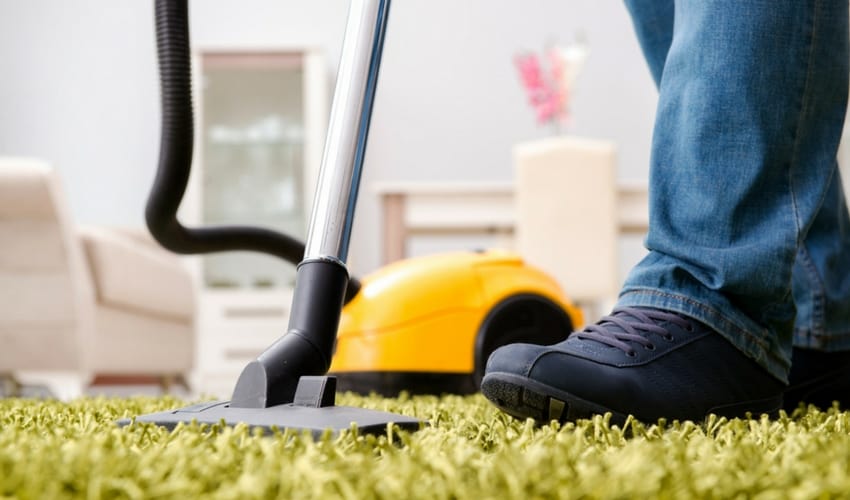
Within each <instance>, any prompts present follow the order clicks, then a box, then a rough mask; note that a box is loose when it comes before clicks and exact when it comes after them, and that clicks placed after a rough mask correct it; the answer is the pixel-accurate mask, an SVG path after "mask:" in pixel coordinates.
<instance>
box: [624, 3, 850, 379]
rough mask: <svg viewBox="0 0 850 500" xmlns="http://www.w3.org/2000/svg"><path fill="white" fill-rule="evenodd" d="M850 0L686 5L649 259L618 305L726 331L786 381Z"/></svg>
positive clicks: (843, 83) (836, 127)
mask: <svg viewBox="0 0 850 500" xmlns="http://www.w3.org/2000/svg"><path fill="white" fill-rule="evenodd" d="M847 57H848V50H847V2H846V1H845V0H806V1H795V0H782V1H778V2H777V1H759V2H747V3H746V4H742V3H740V2H734V1H728V0H719V1H717V0H715V1H702V2H698V1H693V0H682V1H679V2H677V3H676V21H675V32H674V40H673V43H672V45H671V48H670V52H669V54H668V57H667V62H666V66H665V68H664V74H663V78H662V82H661V89H660V101H659V109H658V117H657V122H656V129H655V135H654V138H653V157H652V166H651V172H650V185H651V193H650V196H651V200H650V203H651V207H650V230H649V235H648V237H647V246H648V248H649V249H650V254H649V255H648V256H647V258H646V259H645V260H644V261H643V262H641V263H640V264H639V265H638V266H636V268H635V269H634V270H633V272H632V273H631V275H630V276H629V278H628V280H627V282H626V284H625V286H624V289H623V293H622V296H621V304H623V305H631V306H654V307H661V308H664V309H668V310H674V311H678V312H681V313H683V314H686V315H688V316H690V317H693V318H696V319H698V320H700V321H702V322H703V323H706V324H707V325H709V326H711V327H712V328H713V329H715V330H717V331H718V332H720V333H721V334H722V335H724V337H726V338H727V340H729V341H731V342H732V343H733V344H735V345H736V346H737V347H738V348H739V349H740V350H742V351H743V352H745V353H747V354H748V355H749V356H750V357H752V358H753V359H755V360H756V361H757V362H759V364H760V365H762V366H763V367H764V368H765V369H767V370H768V371H769V372H770V373H771V374H773V375H774V376H775V377H777V378H778V379H780V380H785V379H786V376H787V371H788V368H789V365H790V354H791V329H792V325H793V321H794V317H795V309H794V303H793V300H792V295H791V275H792V269H793V268H794V262H795V258H796V255H797V248H798V246H799V244H800V242H801V241H802V240H803V238H804V236H805V235H806V233H807V231H808V230H809V228H810V227H811V226H812V224H813V221H814V220H815V216H816V215H817V214H818V212H819V210H820V207H821V203H822V201H823V199H824V197H825V195H826V193H827V192H828V187H829V185H830V180H831V179H832V174H833V171H834V167H835V154H836V151H837V147H838V141H839V138H840V134H841V124H842V123H843V120H844V112H845V108H846V98H847V88H848V84H847Z"/></svg>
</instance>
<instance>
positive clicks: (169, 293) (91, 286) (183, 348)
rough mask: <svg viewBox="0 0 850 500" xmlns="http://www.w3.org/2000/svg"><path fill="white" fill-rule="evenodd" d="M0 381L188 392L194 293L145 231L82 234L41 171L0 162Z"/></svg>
mask: <svg viewBox="0 0 850 500" xmlns="http://www.w3.org/2000/svg"><path fill="white" fill-rule="evenodd" d="M0 241H2V245H0V378H2V379H3V380H4V386H5V388H6V390H7V391H9V390H10V389H11V390H17V389H20V387H21V383H20V382H19V380H22V381H26V374H27V373H30V374H32V373H35V374H36V375H35V377H36V378H38V377H39V376H40V375H38V374H43V373H47V375H45V376H46V377H47V378H50V375H49V374H50V373H55V372H60V373H64V374H69V376H70V377H72V378H74V379H76V382H73V383H72V384H71V385H75V386H76V387H72V388H70V389H68V388H66V389H65V391H66V393H65V394H64V395H68V396H73V395H75V394H74V393H75V392H76V393H77V394H78V393H79V392H81V391H82V390H83V389H84V388H86V387H87V386H89V385H90V384H95V385H102V384H110V385H111V384H115V383H119V382H123V383H133V384H138V383H145V384H148V383H156V384H159V385H161V386H162V387H163V389H168V388H169V386H170V385H171V384H172V383H174V382H182V383H184V384H185V377H186V375H187V374H188V372H189V370H191V368H192V366H193V360H194V346H195V339H194V291H193V285H192V280H191V276H190V274H189V273H188V272H187V271H186V270H185V269H184V268H183V266H182V265H181V263H180V261H179V259H178V258H177V257H176V256H174V255H172V254H170V253H169V252H167V251H165V250H163V249H161V248H159V247H158V246H156V244H155V243H154V242H153V240H152V239H151V238H150V237H149V236H148V235H146V234H145V232H144V231H141V230H139V231H128V230H118V229H107V228H86V229H82V230H80V231H78V230H77V229H76V228H75V226H74V223H73V221H72V217H71V214H70V213H69V210H68V207H67V204H66V201H65V198H64V193H63V190H62V186H61V183H60V180H59V178H58V176H57V174H56V172H55V171H54V170H53V169H52V168H50V167H49V166H48V165H47V164H45V163H43V162H40V161H36V160H28V159H19V158H0Z"/></svg>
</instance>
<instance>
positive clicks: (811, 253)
mask: <svg viewBox="0 0 850 500" xmlns="http://www.w3.org/2000/svg"><path fill="white" fill-rule="evenodd" d="M848 269H850V217H848V212H847V205H846V202H845V199H844V193H843V191H842V186H841V178H840V175H839V173H838V169H837V168H836V169H835V175H834V176H833V180H832V183H831V185H830V187H829V190H828V192H827V195H826V198H825V199H824V202H823V206H822V208H821V210H820V212H818V215H817V217H816V218H815V220H814V223H813V224H812V227H811V228H810V229H809V232H808V234H807V236H806V239H805V241H804V242H803V245H802V246H801V247H800V251H799V254H798V258H797V265H796V267H795V268H794V283H793V291H794V301H795V302H796V304H797V321H796V322H795V326H794V350H793V356H792V360H793V363H792V365H791V373H790V375H789V381H790V383H791V388H790V389H789V390H788V391H787V392H786V394H785V408H786V409H787V410H789V411H790V410H793V409H794V408H796V407H797V406H798V405H799V403H800V402H801V401H804V402H806V403H812V404H816V405H818V406H821V407H829V406H830V405H831V404H832V402H833V401H834V400H837V401H839V402H840V403H841V404H842V406H846V405H847V403H848V399H850V273H848V272H847V270H848Z"/></svg>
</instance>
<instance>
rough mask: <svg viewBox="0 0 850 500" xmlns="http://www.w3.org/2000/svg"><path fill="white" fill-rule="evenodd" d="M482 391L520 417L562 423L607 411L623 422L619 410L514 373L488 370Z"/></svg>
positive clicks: (492, 400) (615, 422)
mask: <svg viewBox="0 0 850 500" xmlns="http://www.w3.org/2000/svg"><path fill="white" fill-rule="evenodd" d="M481 393H482V394H484V396H485V397H486V398H487V399H489V400H490V402H491V403H493V404H494V405H495V406H496V407H497V408H499V409H500V410H502V411H503V412H505V413H507V414H508V415H511V416H513V417H516V418H519V419H526V418H532V419H534V420H536V421H537V422H540V423H544V424H547V423H549V422H551V421H553V420H555V421H558V422H561V423H564V422H572V421H575V420H579V419H583V418H591V417H593V416H594V415H604V414H605V413H610V414H611V420H610V422H611V423H612V424H617V425H622V424H624V423H625V422H626V415H624V414H622V413H619V412H617V411H614V410H612V409H610V408H605V407H604V406H602V405H598V404H596V403H592V402H590V401H587V400H585V399H582V398H579V397H576V396H573V395H572V394H569V393H567V392H564V391H561V390H559V389H555V388H554V387H551V386H548V385H546V384H541V383H540V382H537V381H534V380H531V379H529V378H526V377H522V376H520V375H515V374H513V373H501V372H495V373H488V374H487V375H485V376H484V379H483V380H482V381H481Z"/></svg>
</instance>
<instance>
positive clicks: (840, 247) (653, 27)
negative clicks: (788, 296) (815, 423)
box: [625, 0, 850, 410]
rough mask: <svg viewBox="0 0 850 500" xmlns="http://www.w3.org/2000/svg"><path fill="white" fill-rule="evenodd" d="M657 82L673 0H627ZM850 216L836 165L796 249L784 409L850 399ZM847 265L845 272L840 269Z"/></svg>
mask: <svg viewBox="0 0 850 500" xmlns="http://www.w3.org/2000/svg"><path fill="white" fill-rule="evenodd" d="M625 3H626V6H627V8H628V10H629V12H630V14H631V16H632V21H633V23H634V27H635V33H636V35H637V38H638V41H639V43H640V46H641V48H642V50H643V53H644V56H645V58H646V62H647V65H648V66H649V69H650V72H651V74H652V76H653V79H654V80H655V84H656V86H657V85H659V84H660V82H661V76H662V74H663V71H664V63H665V60H666V58H667V52H668V51H669V49H670V43H671V41H672V39H673V17H674V5H673V0H625ZM848 269H850V217H848V210H847V204H846V201H845V196H844V193H843V191H842V183H841V179H840V175H839V174H838V171H837V170H836V174H835V176H834V177H833V180H832V183H831V185H830V187H829V189H828V191H827V195H826V198H825V199H824V202H823V204H822V207H821V209H820V211H819V212H818V215H817V216H816V217H815V220H814V222H813V224H812V227H811V228H810V229H809V232H808V234H807V235H806V238H805V240H804V241H803V244H802V246H801V247H800V249H799V251H798V253H797V260H796V262H795V266H794V270H793V273H792V289H793V296H794V302H795V305H796V307H797V317H796V319H795V322H794V338H793V345H794V348H793V351H792V355H791V372H790V374H789V381H790V384H791V387H790V388H789V390H788V391H786V393H785V407H786V409H789V410H790V409H793V408H796V407H797V406H798V404H799V403H800V401H805V402H807V403H814V404H818V405H820V406H828V405H830V404H831V403H832V401H834V400H838V401H839V402H841V403H842V406H844V405H846V404H847V403H848V402H850V272H846V270H848ZM842 271H843V272H842Z"/></svg>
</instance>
